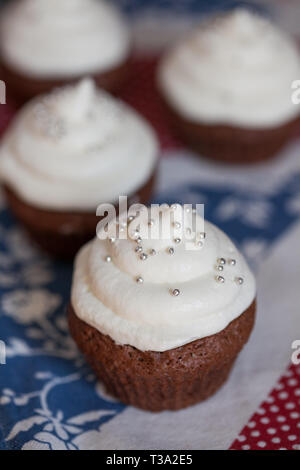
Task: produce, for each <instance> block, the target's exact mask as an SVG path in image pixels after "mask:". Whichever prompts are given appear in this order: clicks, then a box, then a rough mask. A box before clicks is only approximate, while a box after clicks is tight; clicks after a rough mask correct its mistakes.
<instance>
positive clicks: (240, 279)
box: [235, 277, 244, 286]
mask: <svg viewBox="0 0 300 470" xmlns="http://www.w3.org/2000/svg"><path fill="white" fill-rule="evenodd" d="M235 282H236V283H237V284H239V285H240V286H241V285H242V284H243V283H244V279H243V278H242V277H236V278H235Z"/></svg>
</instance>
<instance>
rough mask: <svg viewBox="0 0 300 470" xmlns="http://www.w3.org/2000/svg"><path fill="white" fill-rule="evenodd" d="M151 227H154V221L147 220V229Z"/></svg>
mask: <svg viewBox="0 0 300 470" xmlns="http://www.w3.org/2000/svg"><path fill="white" fill-rule="evenodd" d="M153 225H154V220H153V219H151V220H149V222H148V226H149V227H153Z"/></svg>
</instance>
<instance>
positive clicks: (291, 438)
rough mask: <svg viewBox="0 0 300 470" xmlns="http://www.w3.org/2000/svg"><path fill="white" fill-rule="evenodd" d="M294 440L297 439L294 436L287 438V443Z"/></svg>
mask: <svg viewBox="0 0 300 470" xmlns="http://www.w3.org/2000/svg"><path fill="white" fill-rule="evenodd" d="M296 439H297V436H294V435H291V436H288V440H289V441H295V440H296Z"/></svg>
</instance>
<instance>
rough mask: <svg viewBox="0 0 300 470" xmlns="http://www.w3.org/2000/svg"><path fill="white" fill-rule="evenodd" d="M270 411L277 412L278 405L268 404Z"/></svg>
mask: <svg viewBox="0 0 300 470" xmlns="http://www.w3.org/2000/svg"><path fill="white" fill-rule="evenodd" d="M270 411H272V413H277V412H278V411H279V408H278V406H276V405H273V406H270Z"/></svg>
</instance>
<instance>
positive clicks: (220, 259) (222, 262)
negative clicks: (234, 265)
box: [217, 258, 226, 266]
mask: <svg viewBox="0 0 300 470" xmlns="http://www.w3.org/2000/svg"><path fill="white" fill-rule="evenodd" d="M217 263H218V264H222V265H223V266H224V264H226V259H225V258H218V259H217Z"/></svg>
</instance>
